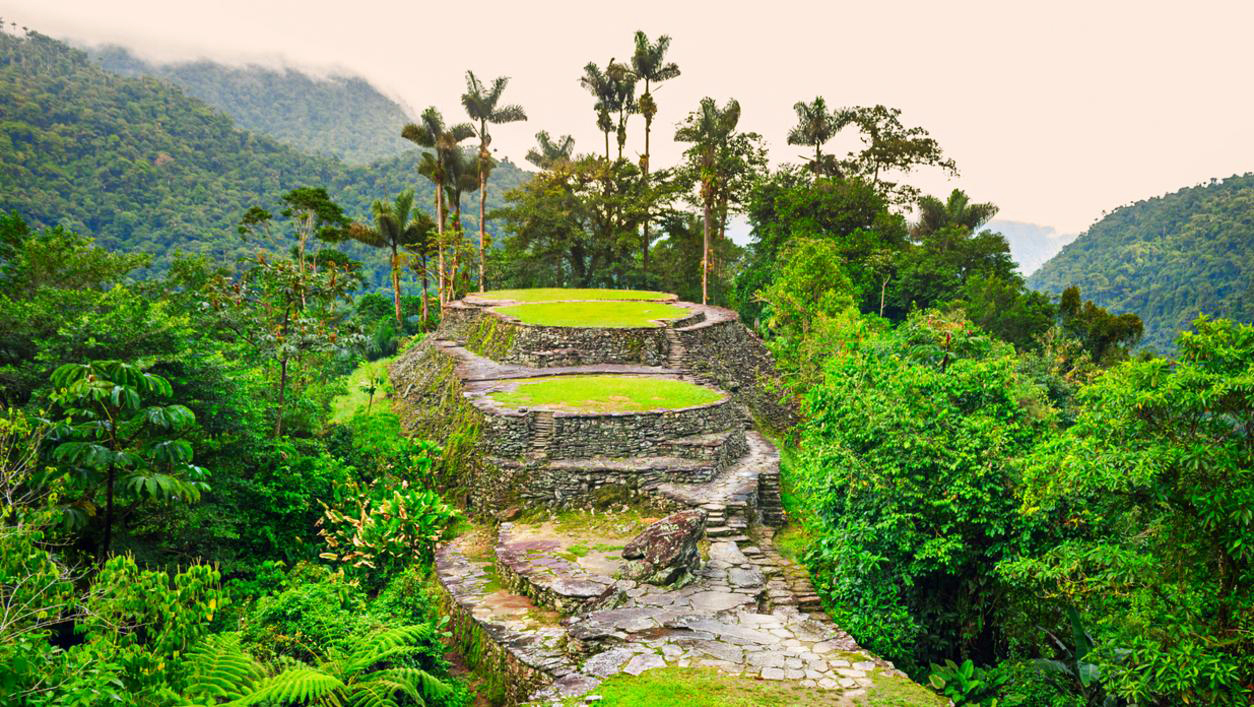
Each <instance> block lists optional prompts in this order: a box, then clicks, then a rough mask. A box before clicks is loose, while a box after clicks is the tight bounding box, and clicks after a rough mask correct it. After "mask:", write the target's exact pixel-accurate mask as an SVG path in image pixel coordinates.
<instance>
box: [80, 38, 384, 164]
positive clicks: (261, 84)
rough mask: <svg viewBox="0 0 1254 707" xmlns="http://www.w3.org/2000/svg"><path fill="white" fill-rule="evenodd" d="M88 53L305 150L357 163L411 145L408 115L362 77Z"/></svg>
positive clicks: (111, 50)
mask: <svg viewBox="0 0 1254 707" xmlns="http://www.w3.org/2000/svg"><path fill="white" fill-rule="evenodd" d="M88 55H89V56H90V57H91V58H92V59H93V60H94V61H95V62H96V63H98V64H99V65H100V66H101V67H103V68H104V69H105V70H107V71H110V72H112V73H115V74H120V75H122V76H131V77H136V76H139V77H143V76H147V77H152V78H156V79H161V80H163V81H166V82H168V83H172V84H174V85H175V86H178V87H179V88H181V89H183V90H184V91H185V92H186V93H187V95H189V96H192V97H193V98H198V99H200V100H202V101H204V102H205V103H208V104H209V105H210V106H213V107H214V108H216V109H217V110H218V111H220V112H222V113H226V114H227V115H229V116H231V118H232V119H233V120H234V121H235V124H236V125H238V126H239V127H241V128H243V129H244V130H248V131H251V132H254V133H257V134H258V135H265V136H267V137H272V138H274V139H275V140H278V141H279V142H281V143H283V144H285V145H288V146H290V147H294V148H296V150H298V151H300V152H304V153H307V154H319V155H331V156H334V157H338V158H340V159H342V160H344V161H345V162H347V163H349V164H354V165H364V164H368V163H370V162H375V161H379V160H386V159H388V158H392V157H397V156H399V155H401V154H403V153H405V152H406V149H405V148H406V144H405V141H404V140H402V139H401V136H400V134H399V133H398V132H397V130H396V126H398V125H404V124H405V121H406V120H408V119H409V118H408V116H406V115H405V111H404V110H402V109H401V107H400V106H399V105H397V104H396V102H395V101H393V100H391V99H390V98H388V97H386V96H384V95H383V94H381V93H379V91H378V90H376V89H375V87H374V86H371V85H370V84H369V83H367V82H366V81H365V80H364V79H361V78H359V77H344V76H328V77H325V78H321V77H314V76H310V75H308V74H305V73H302V72H300V71H296V70H294V69H283V70H275V69H269V68H266V67H262V66H256V65H252V66H242V67H234V66H225V65H223V64H218V63H215V62H212V61H191V62H178V63H171V64H158V63H154V62H149V61H145V60H143V59H141V58H139V57H137V56H135V55H134V54H132V53H130V52H129V51H127V50H126V49H124V48H122V47H116V46H109V47H102V48H99V49H90V50H88Z"/></svg>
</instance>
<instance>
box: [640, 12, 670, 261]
mask: <svg viewBox="0 0 1254 707" xmlns="http://www.w3.org/2000/svg"><path fill="white" fill-rule="evenodd" d="M635 39H636V50H635V52H633V53H632V55H631V68H632V72H633V73H634V74H635V76H636V78H638V79H639V80H641V81H643V82H644V93H642V94H640V99H639V104H638V105H637V107H636V110H637V111H638V112H639V113H640V114H641V115H643V116H644V154H643V155H641V156H640V173H641V175H642V177H643V179H644V184H645V188H646V189H647V188H648V186H649V169H650V167H652V165H651V164H649V156H650V154H651V153H650V152H649V135H650V133H651V132H652V131H653V117H654V116H655V115H657V102H656V101H655V100H654V99H653V91H652V87H653V85H654V84H660V83H662V82H663V81H669V80H671V79H673V78H676V77H678V76H679V65H678V64H676V63H675V62H673V61H672V62H668V61H666V52H667V50H669V49H670V46H671V38H670V37H669V36H667V35H665V34H663V35H660V36H659V37H658V38H657V40H656V41H650V40H649V35H647V34H645V33H644V32H642V31H639V30H637V31H636V37H635ZM651 220H652V219H650V218H645V220H644V229H643V233H642V236H641V246H640V270H641V271H642V272H643V273H644V274H645V275H646V276H647V275H648V273H649V247H650V245H651V244H652V240H651V239H650V237H649V226H650V225H651V223H650V222H651Z"/></svg>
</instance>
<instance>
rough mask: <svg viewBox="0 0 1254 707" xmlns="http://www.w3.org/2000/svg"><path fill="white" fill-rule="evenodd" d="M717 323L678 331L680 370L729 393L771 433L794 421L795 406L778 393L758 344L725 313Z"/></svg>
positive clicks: (766, 357)
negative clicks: (682, 352)
mask: <svg viewBox="0 0 1254 707" xmlns="http://www.w3.org/2000/svg"><path fill="white" fill-rule="evenodd" d="M722 311H723V312H726V314H727V315H730V316H725V317H721V318H719V319H714V318H713V317H711V318H709V319H707V321H704V322H701V323H698V324H695V325H692V326H687V327H678V328H676V330H675V333H676V334H678V336H679V340H680V342H681V343H682V345H683V347H684V351H685V354H684V361H683V362H684V367H685V368H686V369H687V370H688V371H690V372H692V373H693V374H694V375H695V376H696V377H697V378H698V379H700V380H701V381H703V382H706V383H709V384H711V385H715V386H717V387H719V388H722V389H723V390H726V391H729V392H731V393H732V394H733V395H734V396H735V397H736V398H737V399H739V400H740V401H741V402H743V403H744V404H745V405H746V406H748V407H749V409H750V410H752V411H753V414H754V415H756V416H757V417H758V418H759V420H760V421H762V422H764V423H766V424H767V425H768V426H770V427H772V428H774V429H785V428H787V427H791V426H792V425H793V424H794V423H795V422H796V421H797V411H796V405H795V404H794V403H790V402H788V401H786V400H785V399H784V395H783V393H782V392H780V391H779V390H777V388H778V382H779V375H778V373H777V372H776V370H775V365H774V363H773V362H772V361H771V355H770V353H769V352H768V351H767V350H766V346H765V345H764V344H763V343H762V340H761V339H759V338H758V337H757V336H755V335H754V333H753V332H751V331H749V329H748V328H746V327H745V326H744V325H743V324H741V323H740V319H739V317H738V316H737V315H736V314H735V313H734V312H730V311H727V310H722Z"/></svg>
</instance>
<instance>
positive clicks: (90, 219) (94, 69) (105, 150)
mask: <svg viewBox="0 0 1254 707" xmlns="http://www.w3.org/2000/svg"><path fill="white" fill-rule="evenodd" d="M0 106H4V113H3V115H2V116H0V209H2V210H5V211H8V210H16V211H17V212H18V213H19V214H21V215H22V216H23V217H24V218H25V219H26V220H27V221H29V222H31V223H32V224H33V225H36V226H43V225H55V224H61V225H65V226H67V227H70V228H73V229H75V230H77V231H80V232H82V233H85V234H87V235H91V236H94V237H95V238H97V240H98V242H99V243H100V244H101V245H103V246H105V247H107V248H110V249H112V250H125V251H128V252H147V253H151V254H153V255H154V262H153V266H152V268H151V269H150V272H151V271H156V272H160V271H162V270H164V269H165V268H167V267H168V266H169V263H170V262H171V260H172V258H173V257H174V253H175V252H176V251H182V252H184V253H198V254H203V255H206V256H208V257H210V258H212V259H214V260H216V261H219V262H223V263H233V262H234V261H236V260H237V259H238V258H240V257H242V256H247V255H251V254H253V253H255V252H256V245H257V244H256V243H255V242H252V243H250V242H247V241H244V240H243V239H241V238H240V236H239V235H238V234H237V233H236V232H235V225H236V224H237V223H238V222H239V220H240V217H241V216H242V215H243V213H244V211H246V210H247V209H248V208H249V207H250V206H253V205H261V206H263V207H265V208H267V209H270V210H271V211H274V212H276V213H277V212H278V211H279V210H280V209H279V206H278V204H279V197H280V196H281V195H282V194H283V193H284V192H286V191H288V190H290V189H293V188H296V187H300V186H315V185H320V186H325V187H326V188H327V190H328V191H329V192H330V193H331V196H332V197H333V198H334V199H336V200H337V201H338V202H339V203H340V204H341V205H342V206H343V207H344V209H345V211H346V213H348V215H349V216H350V217H352V218H357V219H362V218H366V217H367V216H368V214H369V206H370V202H371V201H373V200H374V199H390V198H392V197H393V196H395V194H396V193H397V192H399V191H401V190H402V189H409V188H413V189H416V190H417V192H418V194H417V203H419V204H421V205H422V206H423V207H424V208H426V209H427V210H428V211H429V212H434V197H433V195H434V191H433V188H432V186H431V183H430V182H429V181H427V180H426V179H425V178H422V177H420V176H419V175H418V173H417V169H416V165H417V161H418V151H417V150H416V149H409V150H407V152H406V153H405V154H402V155H400V156H397V157H393V158H390V159H388V160H384V161H380V162H377V163H374V164H372V165H369V166H360V167H349V166H347V165H345V164H344V163H343V162H341V161H339V160H338V159H335V158H331V157H318V156H310V155H307V154H304V153H302V152H299V151H297V150H295V149H293V148H291V147H289V146H286V145H283V144H280V143H279V142H277V141H275V140H273V139H271V138H268V137H262V136H259V135H256V134H254V133H251V132H248V131H245V130H241V129H240V128H238V127H236V125H235V124H234V123H233V122H232V120H231V119H230V118H229V117H227V116H226V115H224V114H222V113H219V112H217V111H216V110H214V109H213V108H211V107H210V106H208V105H206V104H205V103H203V102H201V101H200V100H198V99H195V98H191V97H189V96H187V95H186V94H185V93H184V92H183V91H182V89H179V88H177V87H175V86H173V85H171V84H168V83H165V82H162V81H158V80H155V79H151V78H126V77H122V76H118V75H116V74H113V73H110V72H107V71H105V70H104V69H102V68H100V67H99V66H97V65H96V64H94V63H92V62H91V61H90V59H89V58H88V57H87V55H86V54H85V53H83V52H81V51H79V50H76V49H72V48H70V47H68V46H66V45H65V44H64V43H62V42H59V41H57V40H54V39H51V38H49V37H46V36H43V35H39V34H34V33H32V34H31V35H29V36H27V37H17V36H13V35H9V34H3V33H0ZM400 128H401V125H399V124H398V125H395V126H392V128H391V129H390V131H389V132H394V133H399V132H400ZM526 178H527V173H526V172H523V171H521V170H519V169H517V168H516V167H514V166H513V165H512V164H509V163H503V164H501V165H499V166H498V167H497V169H496V170H494V172H493V175H492V188H491V191H490V192H489V199H488V205H489V208H490V209H491V208H493V207H495V206H496V205H499V204H501V203H502V200H501V195H502V194H503V193H504V191H505V190H506V189H508V188H510V187H511V186H513V185H516V184H518V183H520V182H521V181H523V180H525V179H526ZM464 205H465V209H466V214H465V226H466V230H467V231H471V230H474V229H477V228H478V225H477V223H476V218H475V214H476V213H477V209H476V208H474V207H475V206H477V196H476V195H469V196H466V197H465V200H464ZM350 250H351V252H352V254H353V255H354V257H359V258H363V259H364V260H365V261H366V263H367V265H368V266H369V268H370V269H371V270H372V271H373V273H372V274H371V279H372V280H373V281H375V282H376V283H378V284H382V283H383V282H384V281H385V280H386V277H384V276H383V274H382V271H383V270H384V269H386V266H385V260H384V258H383V256H382V254H379V253H373V252H368V251H365V250H362V249H361V248H360V247H357V248H356V249H350Z"/></svg>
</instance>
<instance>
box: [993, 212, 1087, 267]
mask: <svg viewBox="0 0 1254 707" xmlns="http://www.w3.org/2000/svg"><path fill="white" fill-rule="evenodd" d="M987 228H988V230H990V231H995V232H997V233H1000V234H1002V235H1003V236H1005V237H1006V242H1007V243H1009V244H1010V257H1011V258H1013V259H1014V261H1015V262H1016V263H1018V264H1019V271H1020V272H1022V273H1023V274H1024V275H1031V274H1032V273H1033V272H1035V271H1036V269H1037V268H1039V267H1041V265H1042V264H1044V262H1045V261H1046V260H1049V259H1050V258H1052V257H1054V254H1055V253H1057V252H1058V251H1059V250H1061V249H1062V247H1063V246H1065V245H1067V244H1068V243H1070V242H1071V241H1073V240H1075V234H1073V233H1058V232H1057V231H1055V230H1054V228H1053V227H1052V226H1040V225H1037V224H1035V223H1024V222H1022V221H990V222H989V223H988V226H987Z"/></svg>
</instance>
